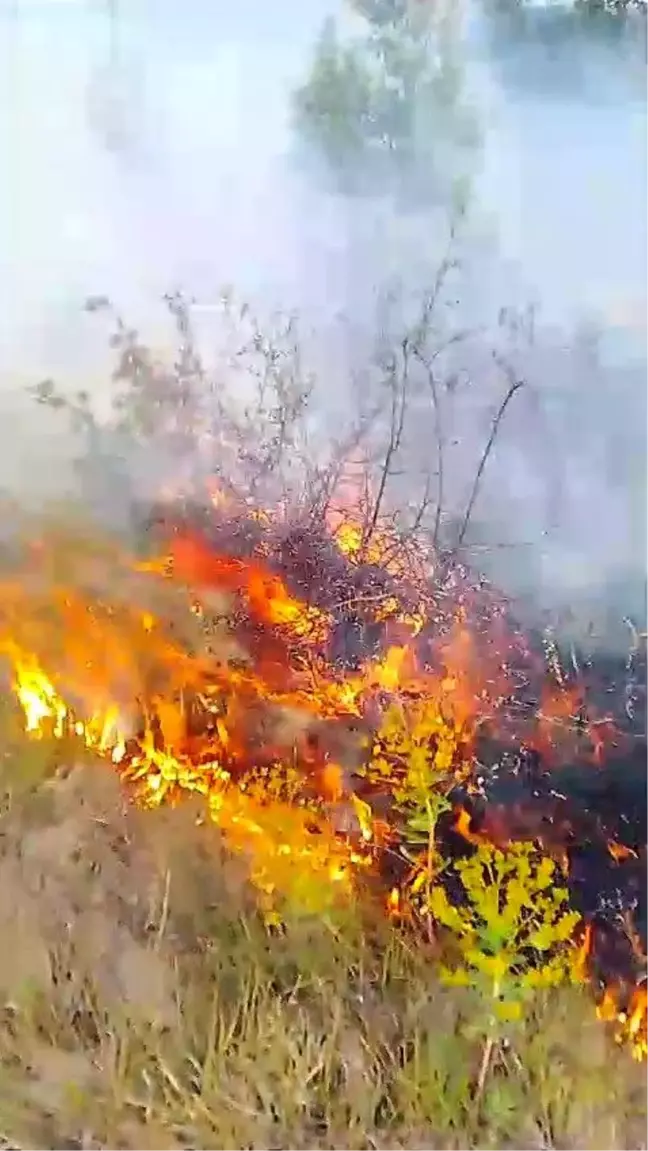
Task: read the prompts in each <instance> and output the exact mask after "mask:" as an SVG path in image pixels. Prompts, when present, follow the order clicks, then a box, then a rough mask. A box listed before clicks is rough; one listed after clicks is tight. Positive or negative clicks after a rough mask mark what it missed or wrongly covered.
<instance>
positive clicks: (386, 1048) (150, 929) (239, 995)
mask: <svg viewBox="0 0 648 1151" xmlns="http://www.w3.org/2000/svg"><path fill="white" fill-rule="evenodd" d="M3 727H4V730H5V733H6V734H5V736H4V746H5V749H6V751H5V757H4V760H3V767H2V769H1V772H2V774H1V776H0V797H1V801H2V809H1V815H0V938H1V939H2V941H3V946H2V948H0V992H1V996H2V1001H1V1007H0V1009H1V1010H2V1016H3V1018H2V1026H1V1027H0V1064H1V1067H0V1145H4V1146H7V1147H14V1148H23V1147H52V1148H54V1147H61V1148H62V1147H66V1148H69V1147H84V1148H85V1147H88V1148H90V1147H123V1148H131V1147H132V1148H146V1147H150V1148H160V1147H162V1148H176V1147H191V1148H216V1147H218V1148H243V1147H249V1148H257V1147H258V1148H268V1149H269V1148H291V1147H295V1148H296V1147H300V1148H304V1147H322V1148H324V1147H331V1148H335V1147H349V1148H360V1147H384V1148H387V1147H390V1148H395V1147H401V1148H406V1147H412V1148H414V1147H436V1148H455V1147H456V1148H459V1147H527V1148H531V1147H560V1148H598V1147H600V1148H633V1147H636V1148H638V1147H645V1146H646V1141H645V1081H644V1072H643V1069H642V1068H640V1067H638V1066H637V1065H636V1064H633V1063H632V1062H631V1060H630V1059H629V1057H628V1056H627V1055H626V1054H625V1052H622V1051H619V1050H618V1049H616V1048H615V1047H614V1044H613V1043H611V1042H610V1041H609V1039H608V1037H607V1035H606V1033H605V1031H604V1029H603V1027H602V1026H601V1025H600V1024H599V1023H597V1022H596V1020H595V1018H594V1013H593V1011H592V1006H591V1000H590V999H589V997H588V996H587V994H586V993H583V994H582V995H580V994H578V993H577V992H575V991H570V992H568V993H566V994H564V995H560V996H554V997H553V998H551V999H549V1000H546V1001H544V1002H538V1005H537V1010H536V1011H534V1012H533V1013H532V1014H531V1015H530V1016H529V1018H528V1020H527V1022H526V1029H525V1032H524V1034H523V1035H522V1036H521V1038H520V1042H519V1045H518V1046H517V1048H516V1050H515V1051H513V1052H509V1053H508V1054H507V1056H506V1062H505V1063H504V1062H502V1063H501V1064H500V1065H499V1066H498V1067H497V1068H496V1069H495V1071H494V1073H493V1074H492V1076H491V1078H490V1080H489V1082H488V1084H487V1090H486V1092H485V1095H484V1098H483V1100H482V1105H481V1108H480V1110H479V1112H478V1113H477V1112H476V1111H475V1108H474V1107H473V1105H472V1104H471V1099H470V1083H471V1081H472V1080H473V1078H474V1073H475V1066H476V1061H477V1059H478V1039H477V1038H476V1036H475V1035H473V1034H471V1029H470V1019H469V1018H467V1017H466V1014H465V1003H464V1001H463V1000H462V998H461V993H460V992H459V991H457V990H453V991H449V990H447V989H443V988H441V987H439V986H438V985H437V984H436V982H435V978H434V970H433V967H431V966H430V964H429V963H426V961H425V958H424V957H423V956H422V955H419V954H413V953H412V951H411V950H409V949H408V948H407V947H406V946H405V945H404V944H403V943H402V941H400V940H399V939H398V937H397V936H396V934H395V933H394V932H390V931H388V930H387V928H384V929H380V928H376V929H375V931H372V932H370V931H369V930H368V929H367V927H366V925H365V927H364V929H363V930H362V931H361V930H360V927H359V925H357V924H354V923H348V924H347V925H346V926H345V927H344V928H342V929H340V930H337V931H334V930H333V928H332V927H330V926H327V925H326V924H324V923H322V922H312V921H308V920H302V921H299V922H294V923H290V924H289V925H288V927H287V930H286V933H285V935H284V936H281V937H273V938H270V937H269V936H268V935H267V933H266V932H265V930H264V928H263V926H262V924H261V922H260V921H259V919H258V917H257V915H256V913H255V907H254V902H253V900H252V898H251V895H250V893H249V891H248V890H247V887H246V883H245V878H244V876H243V875H242V874H241V873H240V871H239V869H238V866H237V865H235V864H234V863H233V862H232V861H230V860H228V859H227V858H226V857H225V856H224V854H223V851H222V848H221V845H220V844H219V840H218V836H217V834H216V832H215V830H214V829H213V828H211V827H200V826H197V825H196V820H195V810H192V809H191V807H189V806H187V807H186V808H184V809H176V810H174V811H160V812H139V811H137V810H135V809H133V808H132V807H129V806H128V805H127V804H126V803H125V801H124V797H123V796H122V795H121V794H120V790H119V786H118V783H117V780H116V778H115V777H114V776H113V775H112V773H111V771H110V769H109V768H107V767H105V766H103V765H101V764H98V763H89V764H85V765H80V766H78V767H77V768H76V769H75V770H73V771H72V772H71V773H69V774H68V775H67V776H66V777H63V776H62V775H61V774H60V773H58V774H57V775H56V776H55V777H52V776H51V773H50V772H49V771H47V770H46V769H47V768H49V766H51V765H50V764H49V763H48V757H49V756H50V755H51V751H50V750H49V749H48V748H47V745H45V744H41V745H29V746H25V744H24V742H23V741H22V739H20V738H19V737H18V735H17V734H16V732H15V731H14V730H13V729H12V726H11V723H4V724H3Z"/></svg>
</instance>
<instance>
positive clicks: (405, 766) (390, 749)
mask: <svg viewBox="0 0 648 1151" xmlns="http://www.w3.org/2000/svg"><path fill="white" fill-rule="evenodd" d="M462 736H463V732H462V729H461V726H460V724H458V723H455V722H454V721H453V720H452V719H449V718H446V716H445V715H444V709H443V705H442V702H441V700H440V699H437V698H435V697H433V696H432V697H429V698H425V699H420V700H415V701H412V702H410V703H408V704H406V705H397V704H394V705H393V706H392V707H391V708H389V710H388V711H387V713H386V715H385V718H384V720H383V723H382V725H381V727H380V730H379V732H378V736H377V739H376V742H375V744H374V748H373V753H372V756H371V759H370V761H369V764H368V766H367V768H366V769H365V773H366V774H367V776H368V777H369V778H370V779H372V780H373V781H374V782H375V783H377V784H378V785H380V783H381V782H382V783H385V782H389V785H390V788H391V791H392V795H393V798H394V802H395V805H396V809H397V811H398V812H399V813H400V816H401V819H402V836H403V845H402V851H403V854H404V855H405V856H406V858H408V859H409V860H410V862H411V863H412V864H413V872H412V877H411V881H410V885H409V892H408V894H409V897H410V899H413V901H414V903H415V904H417V905H418V908H419V910H421V911H422V912H423V914H424V915H428V914H429V910H428V909H429V900H430V895H431V891H432V885H433V884H434V882H435V880H436V878H437V876H438V874H439V872H440V871H441V870H442V868H443V867H444V860H443V859H442V858H441V856H440V855H439V851H438V847H437V826H438V822H439V819H440V817H441V816H442V815H443V813H444V812H446V811H449V810H450V808H451V803H450V800H449V798H448V796H449V792H450V790H451V788H452V787H453V786H455V784H456V782H457V777H458V774H460V773H461V768H462V756H461V745H462Z"/></svg>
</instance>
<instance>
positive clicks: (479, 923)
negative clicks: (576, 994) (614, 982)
mask: <svg viewBox="0 0 648 1151" xmlns="http://www.w3.org/2000/svg"><path fill="white" fill-rule="evenodd" d="M453 870H454V871H455V873H456V875H457V877H458V878H459V881H460V885H461V906H456V905H455V904H454V903H451V902H450V900H449V898H448V895H447V892H446V890H445V889H444V888H443V887H441V886H440V885H439V884H437V885H436V886H435V887H434V888H433V889H432V890H431V892H430V898H429V907H430V912H431V914H432V915H433V917H434V919H435V920H436V921H437V923H439V924H440V925H442V926H443V927H445V928H446V929H447V930H448V931H449V932H450V933H451V934H452V936H453V937H454V942H455V944H456V946H457V948H458V955H459V959H458V962H457V963H456V965H455V966H453V967H452V968H450V967H448V966H444V967H442V969H441V978H442V980H443V981H444V982H446V983H449V984H455V985H460V986H464V987H467V988H468V989H469V990H470V991H472V992H473V997H474V998H476V999H477V1001H478V1004H479V1007H480V1009H481V1011H480V1013H479V1014H481V1020H482V1021H481V1022H480V1023H479V1026H480V1029H481V1028H483V1035H484V1046H483V1050H482V1058H481V1062H480V1067H479V1072H478V1076H477V1081H476V1086H475V1097H476V1099H477V1101H479V1099H480V1098H481V1095H482V1093H483V1090H484V1084H485V1081H486V1076H487V1074H488V1070H489V1067H490V1063H491V1059H492V1056H493V1053H494V1050H495V1048H496V1046H497V1045H498V1043H499V1042H500V1040H501V1038H502V1036H503V1032H504V1030H505V1028H506V1026H507V1025H511V1024H514V1023H516V1022H518V1021H519V1020H520V1019H521V1018H522V1017H523V1013H524V1008H525V1005H526V1004H528V1003H529V1002H530V1000H531V999H532V998H533V997H534V995H536V994H537V993H538V992H539V991H541V990H542V989H547V988H554V987H557V986H559V985H560V984H562V983H565V982H568V981H570V980H571V979H573V978H574V965H573V952H572V948H571V947H569V946H568V944H569V942H570V940H571V939H572V936H573V933H574V930H575V928H576V925H577V924H578V922H579V920H580V916H579V914H578V912H576V911H571V910H569V907H568V892H567V889H566V888H564V887H557V886H555V870H556V865H555V863H554V861H553V860H552V859H549V858H548V857H546V856H542V855H540V853H539V852H538V850H537V848H536V847H535V846H534V845H533V844H532V843H517V844H513V845H511V846H510V847H509V848H507V850H506V851H502V850H500V849H499V848H497V847H494V846H493V845H492V844H483V845H482V846H480V847H479V849H478V850H477V851H476V852H475V854H474V855H473V856H472V857H471V858H469V859H464V860H461V861H459V862H457V863H456V864H455V865H454V869H453Z"/></svg>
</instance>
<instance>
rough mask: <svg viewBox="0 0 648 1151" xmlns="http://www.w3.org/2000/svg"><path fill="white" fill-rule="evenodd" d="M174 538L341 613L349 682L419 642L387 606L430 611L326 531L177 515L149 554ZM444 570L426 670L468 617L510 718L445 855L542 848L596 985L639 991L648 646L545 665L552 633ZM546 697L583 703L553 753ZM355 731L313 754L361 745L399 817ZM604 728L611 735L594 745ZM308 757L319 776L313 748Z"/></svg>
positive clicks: (162, 517) (480, 741)
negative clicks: (584, 930) (545, 729)
mask: <svg viewBox="0 0 648 1151" xmlns="http://www.w3.org/2000/svg"><path fill="white" fill-rule="evenodd" d="M177 530H181V531H183V532H184V531H192V532H196V533H198V534H199V535H200V536H201V537H202V538H203V539H204V540H205V541H206V542H207V543H208V544H209V545H210V546H211V547H213V548H214V549H215V550H216V551H218V552H219V553H220V554H225V555H227V554H229V555H232V556H238V557H250V558H251V557H253V556H255V555H257V556H258V555H260V554H261V555H262V556H263V559H264V561H265V562H266V563H267V564H268V565H269V566H270V568H271V569H273V570H275V571H276V572H277V574H279V575H280V576H281V577H282V578H283V579H284V580H285V582H286V584H287V586H288V588H289V590H290V591H291V592H292V593H293V594H294V595H295V596H297V597H299V598H300V599H303V600H305V601H307V602H308V603H310V604H311V605H313V606H316V607H318V608H320V609H322V610H325V611H327V612H329V613H330V615H331V616H332V618H333V627H332V630H331V633H330V636H329V638H328V640H327V643H326V650H322V651H321V653H320V654H321V656H322V658H324V659H325V660H326V662H327V663H328V664H332V665H333V666H334V667H336V668H337V669H338V670H339V671H340V673H341V674H344V672H345V671H348V670H356V669H357V668H358V667H359V666H360V664H361V663H362V662H363V661H365V660H367V659H370V658H373V657H375V656H376V655H378V654H380V653H381V652H382V651H384V650H385V649H386V647H387V646H388V645H389V644H390V643H394V642H396V643H398V642H403V641H405V639H406V638H407V636H406V634H405V633H403V634H401V635H400V636H399V626H398V622H397V620H396V619H388V620H383V621H380V622H377V620H376V605H377V604H379V603H380V602H381V601H384V600H386V599H387V598H388V597H395V598H396V599H397V600H398V602H399V605H400V607H401V609H402V610H403V611H405V612H407V611H412V610H414V609H415V608H416V606H417V604H418V605H420V602H421V588H420V586H414V585H412V586H408V582H407V579H406V578H403V577H401V576H399V577H398V578H397V579H396V578H393V577H392V576H391V575H390V574H389V573H388V572H386V571H385V570H384V569H383V568H380V567H377V566H375V565H373V564H370V563H362V562H358V561H357V560H354V561H350V560H349V559H348V558H347V557H346V556H344V555H343V554H341V552H340V550H339V549H338V548H337V547H336V545H335V543H334V541H333V540H332V539H331V536H330V533H329V531H328V530H327V528H326V526H325V525H323V524H321V523H319V524H318V523H308V524H305V525H300V526H298V527H296V528H287V527H286V526H285V525H284V526H283V527H278V526H275V527H269V526H268V524H267V523H265V524H264V523H259V522H258V521H255V520H254V519H253V518H247V517H246V516H245V515H243V516H241V515H240V512H238V513H237V514H236V516H235V517H233V518H228V517H227V516H225V515H222V514H217V513H215V512H214V509H213V508H212V507H209V508H205V507H200V506H196V505H191V506H185V507H184V508H183V509H179V508H178V507H177V505H174V506H173V507H172V508H169V507H165V508H163V509H156V510H155V511H154V512H153V514H152V515H150V516H148V517H147V520H146V523H145V531H144V533H143V534H144V537H145V538H146V539H147V541H148V542H149V543H150V541H151V539H153V540H156V539H157V540H158V541H159V540H167V541H168V538H169V534H170V533H173V532H174V531H177ZM438 570H439V569H438V568H437V575H436V577H435V576H431V577H430V581H429V586H427V587H426V588H425V589H424V594H425V606H426V618H427V621H428V622H427V623H426V625H425V626H424V627H423V629H422V630H421V632H420V633H419V635H418V636H417V638H416V641H415V642H416V646H417V659H418V661H419V663H420V664H421V665H422V666H423V667H426V668H428V669H430V670H433V671H435V672H440V673H443V672H444V670H445V669H444V653H443V648H444V643H445V642H446V641H447V639H448V637H449V636H450V635H451V633H452V629H453V626H454V625H455V622H456V616H457V608H458V607H460V608H461V611H462V616H463V619H464V620H465V623H466V626H467V629H468V630H469V632H470V635H471V641H472V642H473V644H474V658H475V661H476V663H477V665H478V666H479V667H480V669H481V668H483V669H484V675H485V677H486V679H488V677H489V675H490V676H492V680H491V683H490V685H489V686H490V687H491V689H492V692H493V694H494V695H496V694H497V690H498V683H497V669H498V668H502V667H503V668H505V671H506V684H507V688H506V692H507V693H508V694H505V695H504V696H500V697H499V698H498V708H497V714H496V715H495V714H493V716H492V717H489V716H488V715H485V716H484V718H483V720H482V722H481V724H480V728H479V731H478V735H477V739H476V741H475V744H474V747H473V749H472V752H473V755H474V760H475V778H476V779H477V780H478V782H479V785H480V786H479V789H478V791H477V793H475V790H474V788H473V789H471V791H470V793H469V792H468V791H466V790H465V789H462V788H461V787H457V788H455V790H454V791H453V793H452V795H451V799H452V801H453V810H452V812H450V813H447V814H445V815H443V816H442V817H441V820H440V823H439V826H438V839H439V844H440V848H441V851H442V853H443V854H445V855H447V856H449V857H451V858H458V857H460V856H462V855H466V854H468V853H470V852H471V851H473V850H474V849H475V848H474V846H473V844H474V842H478V839H479V836H480V835H482V836H483V837H484V838H487V839H489V840H490V841H492V842H495V843H500V844H502V845H504V844H505V843H507V842H510V841H511V840H515V839H525V840H529V839H533V840H536V841H537V842H538V843H539V844H541V845H542V847H543V849H544V850H546V851H548V852H549V853H550V854H552V855H553V856H554V858H556V859H557V860H558V861H559V862H561V864H562V866H563V870H564V877H565V884H566V886H567V887H568V889H569V891H570V895H571V899H572V902H573V905H574V906H575V907H576V908H578V909H579V910H580V911H581V912H582V914H583V915H584V916H585V918H586V920H587V921H588V922H590V923H591V924H592V925H593V926H594V928H595V930H594V932H593V951H592V964H593V971H594V974H595V975H596V974H597V973H600V974H601V977H606V978H610V977H611V976H613V977H614V978H616V979H621V980H627V982H628V984H634V983H635V982H636V981H637V979H640V978H642V976H643V971H644V967H645V949H646V935H647V930H648V924H647V917H648V909H647V897H646V896H647V892H646V861H647V851H646V842H647V838H648V829H647V803H648V786H647V785H648V774H647V770H646V757H647V745H646V653H645V645H644V646H643V648H642V646H641V644H639V643H635V644H634V645H631V647H630V650H629V654H628V655H626V656H618V655H614V654H609V653H604V652H603V653H600V652H599V654H597V655H596V656H594V657H589V658H588V657H586V656H585V654H584V653H579V652H576V651H574V649H573V647H572V648H570V649H569V651H568V652H566V653H561V652H560V650H559V646H557V645H555V644H554V645H553V647H552V653H551V659H548V655H547V648H546V645H545V644H544V642H543V637H542V636H541V635H539V634H534V633H533V632H526V631H525V629H524V628H522V627H521V626H520V624H519V623H518V622H517V621H516V620H515V618H514V616H513V614H512V612H511V608H510V605H508V604H507V603H506V602H505V601H504V599H503V597H502V596H500V595H499V594H498V593H497V591H496V589H494V588H493V587H491V586H490V585H489V584H488V583H487V582H486V581H484V580H483V579H481V578H480V577H478V576H475V575H474V573H471V572H470V571H468V570H466V569H465V568H463V567H461V566H460V565H458V564H452V565H444V566H442V568H441V571H442V577H441V578H439V575H438ZM635 638H636V633H635ZM490 669H492V670H490ZM548 689H550V691H551V693H552V694H553V695H554V696H555V695H556V694H557V695H558V696H561V695H562V696H563V697H564V698H565V699H566V698H568V697H569V698H571V696H573V698H574V700H575V701H576V702H575V703H574V707H573V709H572V710H570V709H569V708H567V709H565V711H564V712H563V711H561V713H560V719H559V721H558V726H557V728H556V731H557V736H558V741H559V743H560V748H559V749H556V753H555V754H554V748H553V747H552V744H551V740H549V741H548V742H547V741H545V742H544V743H541V744H540V745H538V743H537V742H536V741H534V739H533V734H532V733H533V730H534V723H535V722H536V720H537V716H538V714H539V713H540V712H541V711H542V707H543V699H544V698H545V697H546V693H547V691H548ZM375 705H376V701H375V700H374V709H375ZM379 715H380V700H378V707H377V710H374V711H373V712H371V711H369V712H368V713H367V715H366V716H365V717H364V719H365V721H366V724H367V725H368V726H369V728H371V727H373V728H375V727H377V725H378V720H379ZM361 726H362V721H361ZM357 727H358V723H357V721H356V720H355V719H354V717H352V716H349V717H348V724H347V723H344V722H343V721H342V720H340V721H335V722H332V723H329V724H324V725H323V726H322V727H321V728H316V729H314V730H313V731H312V732H311V733H310V734H309V736H308V739H309V740H310V741H311V743H312V744H313V748H312V749H311V750H312V751H313V758H314V759H317V758H319V757H320V753H321V752H322V747H321V746H320V744H321V745H323V746H324V745H327V742H328V743H330V742H331V741H332V744H331V746H333V745H335V746H334V752H335V754H334V755H333V758H335V759H336V760H341V761H343V760H344V755H345V749H350V758H349V760H348V766H349V768H350V774H351V778H352V780H353V785H354V788H355V790H356V792H357V793H358V794H359V795H360V796H361V797H362V798H363V799H365V800H366V801H368V802H369V803H370V804H371V806H372V807H373V808H374V811H376V812H377V813H379V814H381V815H388V816H389V815H390V814H393V813H392V812H390V810H389V805H390V797H389V796H388V795H385V794H377V793H376V792H375V790H374V791H372V788H371V786H370V785H368V784H367V781H366V780H365V779H363V778H362V776H361V774H358V773H357V772H356V770H355V769H356V768H357V767H358V766H359V764H358V756H359V755H360V756H361V755H362V752H361V751H360V752H359V751H358V749H359V748H361V747H362V746H363V744H362V743H361V742H360V741H358V740H357V739H354V736H355V735H357ZM597 727H598V729H599V731H600V735H601V737H603V736H605V738H604V739H603V738H601V739H598V738H597V735H596V732H597ZM333 729H335V732H334V730H333ZM342 729H344V730H342ZM338 737H339V738H338ZM565 748H567V749H568V754H567V755H566V754H565ZM329 750H330V749H329ZM304 758H305V763H306V764H307V762H308V758H309V756H308V748H307V749H306V753H305V757H304ZM460 811H461V812H465V813H466V814H467V816H468V817H469V824H468V828H469V837H468V838H467V837H466V835H465V834H463V833H462V832H461V831H460V830H459V829H458V820H457V813H458V812H460ZM471 840H472V842H471ZM380 869H381V872H382V877H383V880H384V883H385V884H386V885H391V884H393V883H397V882H398V881H399V880H400V879H401V878H403V876H404V874H405V872H406V870H407V865H406V864H405V861H404V860H403V859H402V857H400V856H399V854H398V851H394V850H390V851H389V852H388V853H385V857H384V858H383V859H382V860H381V868H380Z"/></svg>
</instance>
